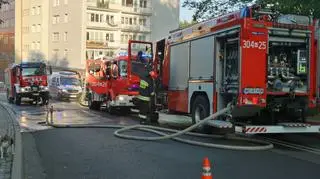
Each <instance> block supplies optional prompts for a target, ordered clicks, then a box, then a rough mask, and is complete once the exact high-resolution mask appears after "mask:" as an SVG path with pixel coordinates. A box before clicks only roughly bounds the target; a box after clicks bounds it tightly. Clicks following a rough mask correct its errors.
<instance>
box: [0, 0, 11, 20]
mask: <svg viewBox="0 0 320 179" xmlns="http://www.w3.org/2000/svg"><path fill="white" fill-rule="evenodd" d="M4 4H9V1H8V0H0V9H1V8H2V5H4ZM2 23H3V20H1V19H0V24H2Z"/></svg>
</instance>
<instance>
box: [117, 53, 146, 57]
mask: <svg viewBox="0 0 320 179" xmlns="http://www.w3.org/2000/svg"><path fill="white" fill-rule="evenodd" d="M125 56H128V52H119V53H118V54H117V57H125ZM142 57H144V58H152V55H151V54H146V53H142Z"/></svg>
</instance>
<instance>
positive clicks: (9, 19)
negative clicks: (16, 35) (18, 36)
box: [0, 0, 15, 32]
mask: <svg viewBox="0 0 320 179" xmlns="http://www.w3.org/2000/svg"><path fill="white" fill-rule="evenodd" d="M8 2H9V4H3V5H2V7H1V9H0V19H1V20H2V23H1V24H0V32H14V22H15V2H14V0H8Z"/></svg>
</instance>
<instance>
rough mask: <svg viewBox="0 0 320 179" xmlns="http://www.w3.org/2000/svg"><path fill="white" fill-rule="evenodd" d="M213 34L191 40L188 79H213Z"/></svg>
mask: <svg viewBox="0 0 320 179" xmlns="http://www.w3.org/2000/svg"><path fill="white" fill-rule="evenodd" d="M213 45H214V38H213V36H210V37H204V38H201V39H196V40H193V41H191V53H190V55H191V56H190V80H213V68H214V67H213V62H214V57H213V55H214V53H213V49H214V47H213Z"/></svg>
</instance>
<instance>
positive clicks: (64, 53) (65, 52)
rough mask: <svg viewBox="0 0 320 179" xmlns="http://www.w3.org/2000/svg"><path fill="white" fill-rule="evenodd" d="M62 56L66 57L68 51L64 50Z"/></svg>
mask: <svg viewBox="0 0 320 179" xmlns="http://www.w3.org/2000/svg"><path fill="white" fill-rule="evenodd" d="M63 56H64V58H67V57H68V49H64V52H63Z"/></svg>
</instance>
